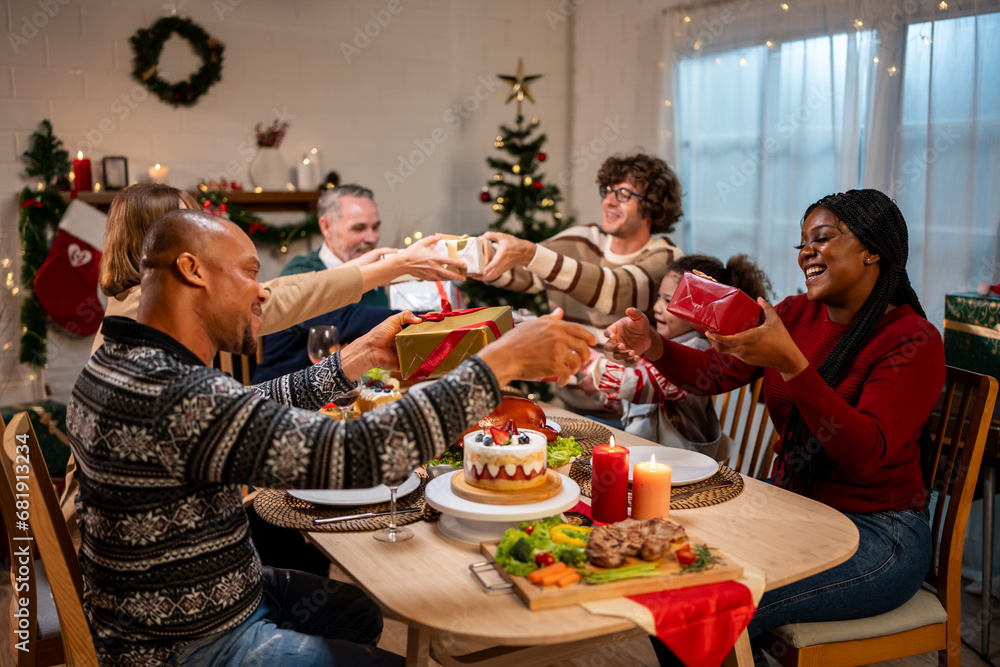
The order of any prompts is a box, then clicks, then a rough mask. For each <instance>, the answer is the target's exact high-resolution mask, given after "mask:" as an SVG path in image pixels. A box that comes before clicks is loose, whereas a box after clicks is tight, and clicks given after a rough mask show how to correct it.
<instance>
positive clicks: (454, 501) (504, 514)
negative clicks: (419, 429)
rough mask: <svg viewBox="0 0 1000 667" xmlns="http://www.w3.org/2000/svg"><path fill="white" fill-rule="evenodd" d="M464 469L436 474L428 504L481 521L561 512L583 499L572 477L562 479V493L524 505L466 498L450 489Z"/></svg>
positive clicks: (524, 518) (428, 488)
mask: <svg viewBox="0 0 1000 667" xmlns="http://www.w3.org/2000/svg"><path fill="white" fill-rule="evenodd" d="M461 474H463V472H462V471H461V470H456V471H455V472H454V473H447V474H444V475H441V476H440V477H435V478H434V479H432V480H431V481H430V482H428V483H427V486H426V487H424V498H425V499H426V500H427V503H428V504H429V505H430V506H431V507H433V508H434V509H436V510H438V511H439V512H441V513H442V514H450V515H452V516H456V517H459V518H462V519H474V520H480V521H492V522H496V521H527V520H528V519H541V518H542V517H546V516H551V515H553V514H558V513H559V512H562V511H564V510H568V509H569V508H570V507H573V506H574V505H576V503H577V501H578V500H579V499H580V486H579V485H578V484H577V483H576V482H574V481H573V480H572V479H570V478H569V477H563V478H562V488H561V489H560V490H559V493H557V494H556V495H554V496H552V497H551V498H546V499H545V500H539V501H536V502H533V503H524V504H522V505H488V504H486V503H477V502H475V501H474V500H466V499H465V498H461V497H459V496H456V495H455V492H454V491H452V490H451V477H452V475H461Z"/></svg>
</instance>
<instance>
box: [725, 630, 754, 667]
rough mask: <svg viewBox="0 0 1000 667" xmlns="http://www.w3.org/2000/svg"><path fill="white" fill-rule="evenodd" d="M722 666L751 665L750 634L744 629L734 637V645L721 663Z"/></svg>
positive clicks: (747, 666)
mask: <svg viewBox="0 0 1000 667" xmlns="http://www.w3.org/2000/svg"><path fill="white" fill-rule="evenodd" d="M722 664H723V665H724V667H753V649H751V648H750V635H749V634H747V631H746V629H744V630H743V632H741V633H740V636H739V637H738V638H737V639H736V645H735V646H733V650H732V651H730V652H729V655H728V656H726V661H725V662H724V663H722Z"/></svg>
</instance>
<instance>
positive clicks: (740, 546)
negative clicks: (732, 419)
mask: <svg viewBox="0 0 1000 667" xmlns="http://www.w3.org/2000/svg"><path fill="white" fill-rule="evenodd" d="M544 408H545V412H546V414H547V415H548V416H549V417H550V418H551V417H577V415H574V414H573V413H571V412H568V411H566V410H562V409H559V408H555V407H552V406H544ZM611 431H612V432H613V433H614V435H615V439H616V441H617V442H618V444H621V445H625V446H642V445H649V444H652V443H650V442H649V441H647V440H643V439H642V438H638V437H636V436H633V435H630V434H628V433H625V432H623V431H619V430H617V429H611ZM584 500H585V499H584ZM670 518H671V519H672V520H675V521H677V522H678V523H680V524H682V525H683V526H684V527H685V529H687V530H688V532H690V533H693V534H695V535H698V536H699V537H701V538H702V539H704V540H706V541H707V542H709V543H711V544H712V545H713V546H714V547H717V548H719V549H720V550H721V551H723V552H724V553H727V554H729V555H731V556H733V557H735V558H736V559H738V560H740V561H742V562H743V563H744V564H745V565H747V566H751V567H753V568H756V569H758V570H760V571H762V572H763V574H764V575H765V577H766V590H771V589H774V588H778V587H780V586H784V585H786V584H789V583H792V582H795V581H798V580H800V579H803V578H805V577H808V576H810V575H812V574H815V573H817V572H822V571H823V570H826V569H829V568H831V567H834V566H835V565H838V564H840V563H842V562H844V561H846V560H847V559H848V558H850V557H851V556H852V555H853V554H854V552H855V551H856V550H857V547H858V531H857V528H855V526H854V524H853V523H852V522H851V521H850V519H848V518H847V517H846V516H845V515H843V514H842V513H840V512H838V511H837V510H835V509H832V508H831V507H829V506H827V505H824V504H822V503H819V502H816V501H814V500H810V499H808V498H805V497H803V496H800V495H798V494H795V493H791V492H789V491H786V490H784V489H781V488H778V487H776V486H773V485H771V484H768V483H765V482H762V481H759V480H756V479H752V478H746V477H744V490H743V492H742V493H741V494H740V495H738V496H737V497H735V498H734V499H732V500H729V501H727V502H724V503H721V504H718V505H713V506H709V507H703V508H698V509H688V510H674V511H672V512H671V515H670ZM410 528H412V529H413V531H414V533H415V536H414V538H413V539H412V540H409V541H407V542H400V543H395V544H389V543H383V542H378V541H376V540H375V539H374V538H373V537H372V534H371V533H370V532H337V533H319V532H310V533H307V537H308V539H309V540H310V541H311V542H312V543H314V544H315V545H316V546H317V547H318V548H319V549H320V550H322V551H323V552H324V553H325V554H326V555H327V556H328V557H329V558H330V559H331V561H333V562H334V563H335V564H336V565H337V566H339V567H340V568H341V569H342V570H344V571H345V572H346V573H347V574H349V575H350V576H351V577H353V578H354V580H355V581H356V583H357V584H358V585H359V586H361V588H363V589H364V590H365V591H366V592H367V593H368V594H369V595H370V596H371V597H372V598H373V599H374V600H376V601H377V602H378V604H379V605H380V607H381V608H382V609H383V611H384V612H385V614H386V615H387V616H388V617H390V618H394V619H397V620H400V621H402V622H404V623H405V624H406V625H407V627H408V633H407V655H406V659H407V665H414V666H423V665H427V664H428V656H429V654H430V645H431V642H433V646H434V653H435V659H436V660H437V661H438V662H442V663H443V664H446V665H448V664H455V665H457V664H462V665H467V664H481V665H490V664H496V665H500V664H517V665H518V666H519V667H527V666H528V665H532V664H545V663H549V662H553V661H555V656H558V658H559V659H567V658H570V657H573V656H574V655H581V654H584V653H587V652H590V651H593V650H598V649H601V648H603V647H605V646H608V645H612V644H616V643H619V642H622V641H623V640H625V639H631V638H634V637H637V636H639V635H640V634H641V633H642V631H641V630H639V629H638V628H637V627H636V626H635V625H634V624H633V623H632V622H631V621H629V620H626V619H624V618H618V617H613V616H602V615H596V614H592V613H590V612H589V611H587V610H586V609H584V608H583V607H581V606H579V605H572V606H567V607H560V608H556V609H545V610H536V611H531V610H529V609H528V607H527V606H525V604H524V602H522V601H521V599H520V598H518V597H517V596H516V595H514V594H513V593H512V592H505V593H490V592H487V591H486V590H484V589H483V588H482V586H481V585H480V584H479V583H478V582H477V581H476V579H475V578H474V577H473V575H472V574H471V572H470V570H469V565H470V564H473V563H476V562H478V561H482V560H484V557H483V556H482V554H481V553H480V551H479V548H477V547H476V546H475V545H471V544H465V543H462V542H457V541H455V540H452V539H451V538H449V537H446V536H445V535H444V534H442V532H441V531H440V529H439V528H438V525H437V523H432V522H427V521H418V522H416V523H413V524H410ZM469 645H474V646H478V647H482V648H481V649H479V650H474V651H468V652H465V651H466V648H467V647H468V646H469ZM736 661H737V663H738V664H740V665H744V664H752V659H750V656H749V647H748V643H747V642H746V632H744V633H743V636H742V637H741V640H740V641H738V642H737V651H736Z"/></svg>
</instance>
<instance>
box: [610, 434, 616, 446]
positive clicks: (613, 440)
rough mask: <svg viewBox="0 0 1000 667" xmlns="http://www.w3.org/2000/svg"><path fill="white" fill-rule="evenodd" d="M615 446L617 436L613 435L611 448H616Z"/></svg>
mask: <svg viewBox="0 0 1000 667" xmlns="http://www.w3.org/2000/svg"><path fill="white" fill-rule="evenodd" d="M614 448H615V436H614V435H612V436H611V449H614Z"/></svg>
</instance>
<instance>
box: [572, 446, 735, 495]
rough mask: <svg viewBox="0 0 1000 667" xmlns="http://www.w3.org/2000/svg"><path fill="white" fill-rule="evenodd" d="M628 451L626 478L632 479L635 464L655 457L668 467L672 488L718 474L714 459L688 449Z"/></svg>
mask: <svg viewBox="0 0 1000 667" xmlns="http://www.w3.org/2000/svg"><path fill="white" fill-rule="evenodd" d="M626 449H628V478H629V480H631V479H632V468H633V467H634V466H635V464H636V463H646V462H648V461H649V460H650V458H652V457H653V456H656V462H657V463H666V464H667V465H668V466H670V483H671V484H672V485H673V486H684V485H685V484H694V483H695V482H700V481H702V480H704V479H708V478H709V477H711V476H712V475H714V474H715V473H717V472H719V463H718V461H716V460H715V459H713V458H711V457H708V456H705V455H704V454H701V453H699V452H692V451H691V450H689V449H678V448H677V447H663V446H660V445H649V446H639V447H626ZM591 463H593V459H591Z"/></svg>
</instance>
